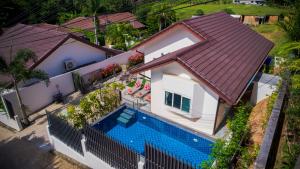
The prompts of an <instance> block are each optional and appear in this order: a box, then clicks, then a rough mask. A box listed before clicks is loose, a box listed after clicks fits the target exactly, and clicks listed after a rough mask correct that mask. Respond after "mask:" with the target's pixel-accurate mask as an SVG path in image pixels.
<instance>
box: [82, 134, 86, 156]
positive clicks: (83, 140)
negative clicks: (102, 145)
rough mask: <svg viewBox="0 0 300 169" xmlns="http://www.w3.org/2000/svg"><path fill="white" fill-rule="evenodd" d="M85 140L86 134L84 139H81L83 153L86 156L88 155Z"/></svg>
mask: <svg viewBox="0 0 300 169" xmlns="http://www.w3.org/2000/svg"><path fill="white" fill-rule="evenodd" d="M85 142H86V138H85V136H84V135H82V139H81V147H82V153H83V157H85V156H86V155H85V154H86V146H85Z"/></svg>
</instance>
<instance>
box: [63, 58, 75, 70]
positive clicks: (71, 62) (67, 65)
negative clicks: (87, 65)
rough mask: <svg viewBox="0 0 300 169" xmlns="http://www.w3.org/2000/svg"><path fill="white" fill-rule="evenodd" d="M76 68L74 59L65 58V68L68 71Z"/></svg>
mask: <svg viewBox="0 0 300 169" xmlns="http://www.w3.org/2000/svg"><path fill="white" fill-rule="evenodd" d="M75 68H76V62H75V60H72V59H69V60H65V70H66V71H70V70H73V69H75Z"/></svg>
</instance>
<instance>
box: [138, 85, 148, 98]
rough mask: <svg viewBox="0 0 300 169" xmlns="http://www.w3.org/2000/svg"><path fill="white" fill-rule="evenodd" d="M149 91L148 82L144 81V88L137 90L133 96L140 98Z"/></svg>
mask: <svg viewBox="0 0 300 169" xmlns="http://www.w3.org/2000/svg"><path fill="white" fill-rule="evenodd" d="M150 91H151V85H150V82H146V83H145V85H144V88H143V89H142V90H140V91H139V92H137V93H136V94H135V97H137V98H142V97H144V96H145V95H146V94H148V93H150Z"/></svg>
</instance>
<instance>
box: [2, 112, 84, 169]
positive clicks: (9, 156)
mask: <svg viewBox="0 0 300 169" xmlns="http://www.w3.org/2000/svg"><path fill="white" fill-rule="evenodd" d="M46 125H47V119H46V117H45V116H44V117H41V118H39V119H38V120H36V121H35V123H34V124H33V125H31V126H30V127H28V128H26V129H25V130H23V131H21V132H12V131H11V130H8V129H7V128H5V127H3V126H0V168H1V169H52V168H58V169H73V168H74V169H80V168H81V167H79V166H77V165H75V164H73V163H70V162H69V161H66V160H65V159H62V158H61V157H60V156H57V155H54V154H52V153H49V141H48V137H47V131H46Z"/></svg>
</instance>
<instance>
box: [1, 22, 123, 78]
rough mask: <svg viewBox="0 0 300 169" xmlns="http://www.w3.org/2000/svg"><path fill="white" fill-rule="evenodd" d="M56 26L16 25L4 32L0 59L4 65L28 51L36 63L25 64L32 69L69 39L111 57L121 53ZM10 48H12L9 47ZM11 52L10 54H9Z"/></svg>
mask: <svg viewBox="0 0 300 169" xmlns="http://www.w3.org/2000/svg"><path fill="white" fill-rule="evenodd" d="M54 26H56V25H49V24H44V25H24V24H17V25H16V26H14V27H11V28H10V29H8V30H7V31H5V32H4V33H3V34H2V35H1V36H0V57H2V58H3V59H4V60H5V61H6V63H10V62H11V60H13V59H14V58H11V56H12V57H13V56H14V55H15V54H16V53H17V51H18V50H20V49H25V48H26V49H30V50H31V51H33V52H34V53H35V54H36V56H37V58H36V62H33V61H29V62H28V63H26V65H27V67H28V68H34V67H36V66H37V65H38V64H40V63H41V62H42V61H43V60H45V59H46V58H47V57H48V56H50V55H51V53H52V52H54V51H55V50H56V49H57V48H58V47H60V46H61V45H62V44H64V42H66V41H67V40H68V39H69V38H72V39H75V40H77V41H80V42H82V43H85V44H88V45H90V46H92V47H95V48H98V49H101V50H104V51H106V52H107V53H109V54H111V55H116V54H119V53H122V52H121V51H119V50H114V49H108V48H106V47H101V46H97V45H94V44H92V43H90V42H88V41H86V40H84V39H82V38H79V37H77V36H74V35H72V34H70V33H66V32H63V31H61V30H59V31H58V29H52V28H55V27H54ZM10 46H12V48H11V47H10ZM10 52H11V54H12V55H11V54H10ZM2 80H4V77H3V76H1V77H0V81H2Z"/></svg>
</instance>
